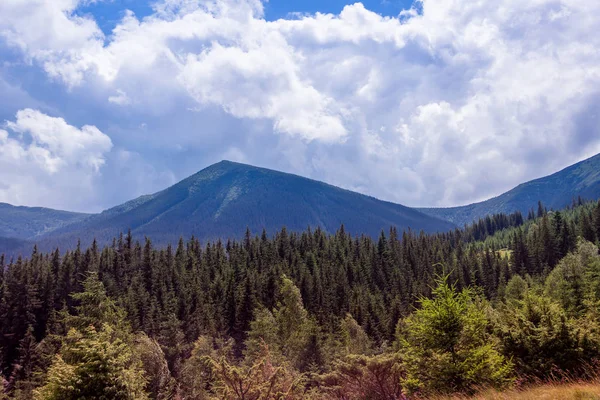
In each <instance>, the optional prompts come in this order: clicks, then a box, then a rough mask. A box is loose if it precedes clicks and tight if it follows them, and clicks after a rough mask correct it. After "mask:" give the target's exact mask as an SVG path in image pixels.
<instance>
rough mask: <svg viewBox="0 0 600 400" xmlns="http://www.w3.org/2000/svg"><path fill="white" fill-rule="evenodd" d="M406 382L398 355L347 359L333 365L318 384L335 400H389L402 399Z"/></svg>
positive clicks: (356, 356) (362, 356) (349, 356)
mask: <svg viewBox="0 0 600 400" xmlns="http://www.w3.org/2000/svg"><path fill="white" fill-rule="evenodd" d="M405 378H406V375H405V372H404V369H403V366H402V360H401V359H400V357H399V355H398V354H381V355H376V356H365V355H348V356H346V357H344V358H342V359H340V360H338V361H336V363H335V365H334V368H333V371H331V372H330V373H327V374H325V375H323V376H322V377H321V380H320V383H321V385H322V390H323V392H325V393H326V394H328V395H329V396H331V397H332V398H335V399H357V400H361V399H362V400H389V399H401V398H403V397H402V396H403V392H404V391H403V388H402V385H401V382H402V381H403V380H405Z"/></svg>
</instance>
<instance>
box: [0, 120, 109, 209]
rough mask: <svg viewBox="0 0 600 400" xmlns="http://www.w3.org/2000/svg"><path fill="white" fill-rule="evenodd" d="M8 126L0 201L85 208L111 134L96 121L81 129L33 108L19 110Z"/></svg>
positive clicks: (2, 134)
mask: <svg viewBox="0 0 600 400" xmlns="http://www.w3.org/2000/svg"><path fill="white" fill-rule="evenodd" d="M5 126H6V130H4V129H2V130H0V182H2V183H3V186H2V188H1V189H0V201H5V202H9V203H15V204H28V205H36V204H38V205H39V204H42V205H53V206H55V207H61V206H62V207H65V206H67V205H69V206H71V207H75V208H78V209H85V203H84V202H85V200H89V199H90V198H91V196H93V192H95V190H94V187H93V180H94V177H95V176H97V175H98V173H99V170H100V168H101V167H102V165H104V162H105V155H106V154H107V153H108V152H109V151H110V150H111V148H112V142H111V140H110V138H109V137H108V136H106V135H105V134H103V133H102V132H100V130H98V128H96V127H95V126H89V125H85V126H83V127H82V128H80V129H79V128H76V127H74V126H72V125H69V124H67V123H66V122H65V120H64V119H62V118H55V117H50V116H48V115H45V114H43V113H41V112H39V111H36V110H32V109H24V110H20V111H19V112H17V115H16V120H15V121H8V122H6V124H5ZM9 131H10V132H11V133H10V134H9ZM88 196H89V197H88Z"/></svg>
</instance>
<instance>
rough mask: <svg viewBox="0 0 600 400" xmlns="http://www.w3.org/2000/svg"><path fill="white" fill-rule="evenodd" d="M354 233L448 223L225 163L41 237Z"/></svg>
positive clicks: (47, 240) (49, 244)
mask: <svg viewBox="0 0 600 400" xmlns="http://www.w3.org/2000/svg"><path fill="white" fill-rule="evenodd" d="M342 224H343V225H344V226H345V228H346V230H347V231H348V232H349V233H351V234H355V235H360V234H365V235H368V236H371V237H377V236H378V235H379V233H380V232H381V230H383V229H389V227H390V226H395V227H397V229H398V230H400V231H402V230H405V229H409V228H410V229H412V230H414V231H417V232H418V231H421V230H423V231H425V232H439V231H447V230H449V229H452V228H453V227H454V225H453V224H452V223H450V222H447V221H443V220H440V219H437V218H435V217H431V216H428V215H425V214H423V213H421V212H419V211H417V210H414V209H411V208H408V207H405V206H402V205H399V204H394V203H389V202H385V201H381V200H377V199H375V198H373V197H369V196H365V195H362V194H359V193H355V192H351V191H348V190H343V189H340V188H337V187H335V186H331V185H328V184H325V183H322V182H318V181H314V180H311V179H307V178H303V177H300V176H297V175H292V174H287V173H283V172H278V171H273V170H268V169H264V168H257V167H253V166H249V165H245V164H239V163H234V162H229V161H222V162H220V163H217V164H215V165H212V166H210V167H208V168H206V169H203V170H202V171H200V172H198V173H196V174H195V175H192V176H190V177H189V178H187V179H185V180H183V181H181V182H179V183H177V184H175V185H174V186H172V187H170V188H168V189H165V190H163V191H161V192H159V193H155V194H153V195H148V196H143V197H140V198H138V199H136V200H132V201H130V202H127V203H125V204H122V205H120V206H117V207H115V208H112V209H110V210H107V211H104V212H102V213H101V214H98V215H94V216H92V217H90V218H87V219H86V220H84V221H81V222H79V223H76V224H72V225H69V226H66V227H64V228H61V229H59V230H57V231H55V232H51V233H50V234H48V235H45V236H43V237H42V238H40V240H37V242H38V243H39V245H40V248H41V249H45V250H50V249H52V248H54V247H56V246H60V247H62V248H69V247H70V248H73V246H74V245H75V244H76V242H77V240H78V239H81V240H82V243H83V244H85V245H87V244H89V243H91V241H92V239H93V238H96V239H97V240H98V241H99V242H100V243H107V242H108V241H110V240H111V239H112V238H113V237H114V236H116V235H118V234H119V233H120V232H126V231H127V230H128V229H131V231H132V234H133V235H134V237H137V238H143V237H144V236H148V237H151V238H152V240H153V241H154V243H156V244H166V243H176V242H177V240H178V239H179V238H180V237H182V236H183V237H184V238H189V237H191V236H192V235H194V236H195V237H198V238H200V239H201V240H202V241H205V240H209V239H217V238H223V239H227V238H240V237H241V235H243V233H244V232H245V230H246V227H248V228H249V229H250V230H251V231H252V232H255V233H260V232H261V231H262V230H263V229H266V230H267V232H268V233H270V234H271V233H273V232H275V231H277V230H279V229H281V228H282V227H283V226H285V227H287V229H288V230H290V231H301V230H304V229H306V228H307V227H308V226H311V227H313V228H315V227H321V228H322V229H323V230H324V231H326V232H334V231H335V230H336V229H338V228H339V226H340V225H342Z"/></svg>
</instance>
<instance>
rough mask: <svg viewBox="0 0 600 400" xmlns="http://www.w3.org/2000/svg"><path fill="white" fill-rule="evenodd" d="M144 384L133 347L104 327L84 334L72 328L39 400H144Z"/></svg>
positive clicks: (88, 329)
mask: <svg viewBox="0 0 600 400" xmlns="http://www.w3.org/2000/svg"><path fill="white" fill-rule="evenodd" d="M145 384H146V382H145V379H144V374H143V370H142V368H141V365H140V363H139V361H137V359H136V357H135V355H134V354H133V351H132V348H131V347H130V346H129V345H128V344H127V343H124V342H123V341H122V340H121V339H119V338H118V335H116V334H115V331H114V329H113V328H112V327H111V326H110V325H108V324H105V325H104V326H103V327H102V328H101V330H100V331H96V328H94V327H93V326H90V327H88V328H87V329H85V330H84V331H83V332H80V331H77V330H76V329H71V330H70V331H69V333H68V334H67V337H66V338H65V342H64V344H63V347H62V349H61V352H60V354H59V355H57V356H56V359H55V361H54V363H53V364H52V366H51V367H50V370H49V371H48V377H47V381H46V384H45V385H44V386H42V387H41V388H40V389H38V390H36V391H35V396H34V398H35V399H38V400H70V399H72V400H87V399H89V400H92V399H113V400H143V399H147V398H148V397H147V395H146V394H145V392H144V386H145Z"/></svg>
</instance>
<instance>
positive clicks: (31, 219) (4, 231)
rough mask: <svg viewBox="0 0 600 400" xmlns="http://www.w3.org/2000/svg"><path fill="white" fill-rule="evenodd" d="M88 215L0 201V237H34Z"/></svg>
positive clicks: (6, 238)
mask: <svg viewBox="0 0 600 400" xmlns="http://www.w3.org/2000/svg"><path fill="white" fill-rule="evenodd" d="M88 216H89V214H80V213H74V212H68V211H59V210H52V209H49V208H42V207H16V206H12V205H10V204H6V203H0V238H5V240H8V239H9V238H14V239H34V238H36V237H39V236H40V235H43V234H47V233H49V232H52V231H54V230H55V229H58V228H61V227H63V226H66V225H69V224H72V223H74V222H79V221H81V220H83V219H85V218H87V217H88ZM13 242H14V241H13Z"/></svg>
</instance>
